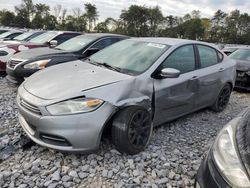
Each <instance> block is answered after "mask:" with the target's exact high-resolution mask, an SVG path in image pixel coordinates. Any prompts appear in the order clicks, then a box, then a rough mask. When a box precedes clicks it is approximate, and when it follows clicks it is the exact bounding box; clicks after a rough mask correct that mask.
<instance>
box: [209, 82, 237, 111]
mask: <svg viewBox="0 0 250 188" xmlns="http://www.w3.org/2000/svg"><path fill="white" fill-rule="evenodd" d="M231 92H232V88H231V86H230V85H229V84H226V85H225V86H224V87H223V88H222V89H221V91H220V94H219V96H218V97H217V99H216V101H215V103H214V105H213V106H212V107H211V109H212V110H213V111H215V112H222V111H223V110H224V109H225V108H226V107H227V104H228V102H229V99H230V95H231Z"/></svg>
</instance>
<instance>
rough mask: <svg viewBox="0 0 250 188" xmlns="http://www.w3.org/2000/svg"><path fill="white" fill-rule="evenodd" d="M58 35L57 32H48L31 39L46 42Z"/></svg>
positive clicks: (36, 41) (41, 42) (40, 42)
mask: <svg viewBox="0 0 250 188" xmlns="http://www.w3.org/2000/svg"><path fill="white" fill-rule="evenodd" d="M56 35H57V32H46V33H43V34H41V35H39V36H37V37H35V38H33V39H31V40H30V42H33V43H38V44H44V43H46V42H48V41H49V40H50V39H52V38H53V37H55V36H56Z"/></svg>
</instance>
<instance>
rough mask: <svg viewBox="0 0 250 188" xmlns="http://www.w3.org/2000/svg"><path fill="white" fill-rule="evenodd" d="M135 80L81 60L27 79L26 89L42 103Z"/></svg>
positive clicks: (46, 70) (47, 69)
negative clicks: (123, 81)
mask: <svg viewBox="0 0 250 188" xmlns="http://www.w3.org/2000/svg"><path fill="white" fill-rule="evenodd" d="M131 77H132V76H129V75H126V74H122V73H119V72H115V71H112V70H109V69H106V68H103V67H98V66H95V65H91V64H89V63H87V62H82V61H80V60H78V61H73V62H69V63H65V64H59V65H56V66H52V67H49V68H46V69H44V70H42V71H39V72H37V73H36V74H33V75H32V76H31V77H29V78H28V79H26V80H25V82H24V83H23V87H24V88H25V89H26V90H27V91H28V92H29V93H31V94H32V95H35V96H37V97H39V98H41V99H46V100H55V99H61V100H64V99H68V98H71V97H77V96H81V95H83V94H82V93H83V92H84V91H88V90H90V89H94V88H98V87H102V86H107V85H109V84H112V83H116V82H120V81H122V80H125V79H129V78H131Z"/></svg>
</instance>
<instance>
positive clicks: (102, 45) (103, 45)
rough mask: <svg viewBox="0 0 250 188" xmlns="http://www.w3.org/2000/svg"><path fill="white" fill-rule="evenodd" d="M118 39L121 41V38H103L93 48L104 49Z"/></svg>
mask: <svg viewBox="0 0 250 188" xmlns="http://www.w3.org/2000/svg"><path fill="white" fill-rule="evenodd" d="M118 41H120V38H106V39H101V40H100V41H98V42H97V43H95V44H94V45H93V46H92V47H91V48H97V49H99V50H102V49H103V48H106V47H107V46H110V45H112V44H114V43H116V42H118Z"/></svg>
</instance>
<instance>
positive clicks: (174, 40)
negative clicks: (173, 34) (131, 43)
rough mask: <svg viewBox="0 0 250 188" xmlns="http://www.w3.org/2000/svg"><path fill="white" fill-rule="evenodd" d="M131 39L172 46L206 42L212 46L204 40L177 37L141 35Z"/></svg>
mask: <svg viewBox="0 0 250 188" xmlns="http://www.w3.org/2000/svg"><path fill="white" fill-rule="evenodd" d="M132 40H137V41H143V42H152V43H159V44H165V45H170V46H174V45H177V44H184V43H199V44H206V45H210V46H214V47H216V46H215V45H213V44H209V43H206V42H201V41H196V40H188V39H178V38H166V37H154V38H153V37H141V38H133V39H132Z"/></svg>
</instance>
